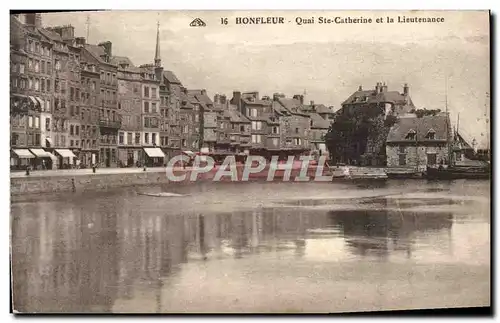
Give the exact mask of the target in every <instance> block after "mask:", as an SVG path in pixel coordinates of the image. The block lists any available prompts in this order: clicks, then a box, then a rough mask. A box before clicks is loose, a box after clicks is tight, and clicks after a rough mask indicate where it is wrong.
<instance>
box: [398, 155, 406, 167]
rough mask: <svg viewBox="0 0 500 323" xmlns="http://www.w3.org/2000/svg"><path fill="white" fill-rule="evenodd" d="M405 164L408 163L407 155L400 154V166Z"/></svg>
mask: <svg viewBox="0 0 500 323" xmlns="http://www.w3.org/2000/svg"><path fill="white" fill-rule="evenodd" d="M405 165H406V155H405V154H400V155H399V166H405Z"/></svg>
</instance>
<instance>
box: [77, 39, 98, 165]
mask: <svg viewBox="0 0 500 323" xmlns="http://www.w3.org/2000/svg"><path fill="white" fill-rule="evenodd" d="M85 41H86V40H85V38H76V45H77V46H81V47H82V48H85ZM80 75H81V80H82V82H81V93H82V102H81V108H80V110H81V111H80V113H81V119H80V124H81V129H80V140H81V151H80V156H79V157H80V159H81V162H82V166H83V167H92V165H93V164H94V163H97V162H98V161H99V146H100V144H99V139H100V131H99V112H100V100H99V99H100V92H101V90H100V73H99V61H98V60H97V59H96V58H95V57H94V56H92V55H91V54H90V53H89V52H88V51H87V50H82V52H81V56H80Z"/></svg>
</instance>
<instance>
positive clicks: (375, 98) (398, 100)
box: [342, 90, 413, 105]
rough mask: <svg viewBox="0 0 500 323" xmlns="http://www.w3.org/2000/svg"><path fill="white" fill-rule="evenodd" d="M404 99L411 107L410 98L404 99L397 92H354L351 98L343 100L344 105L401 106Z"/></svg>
mask: <svg viewBox="0 0 500 323" xmlns="http://www.w3.org/2000/svg"><path fill="white" fill-rule="evenodd" d="M406 99H408V104H409V105H413V102H412V101H411V98H409V97H408V98H407V97H405V96H404V95H403V94H401V93H399V92H398V91H385V92H379V93H376V92H375V90H369V91H356V92H354V93H353V94H351V96H350V97H349V98H348V99H347V100H345V101H344V102H343V103H342V105H344V104H353V103H354V104H357V103H360V104H361V103H368V104H369V103H385V102H388V103H394V104H399V105H403V104H405V103H406Z"/></svg>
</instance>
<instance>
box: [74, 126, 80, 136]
mask: <svg viewBox="0 0 500 323" xmlns="http://www.w3.org/2000/svg"><path fill="white" fill-rule="evenodd" d="M75 135H77V136H79V135H80V126H75Z"/></svg>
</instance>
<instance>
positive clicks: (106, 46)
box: [99, 41, 113, 57]
mask: <svg viewBox="0 0 500 323" xmlns="http://www.w3.org/2000/svg"><path fill="white" fill-rule="evenodd" d="M112 45H113V44H112V43H111V42H110V41H105V42H102V43H99V46H100V47H102V48H104V52H105V53H106V55H107V56H109V57H111V56H113V52H112Z"/></svg>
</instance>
